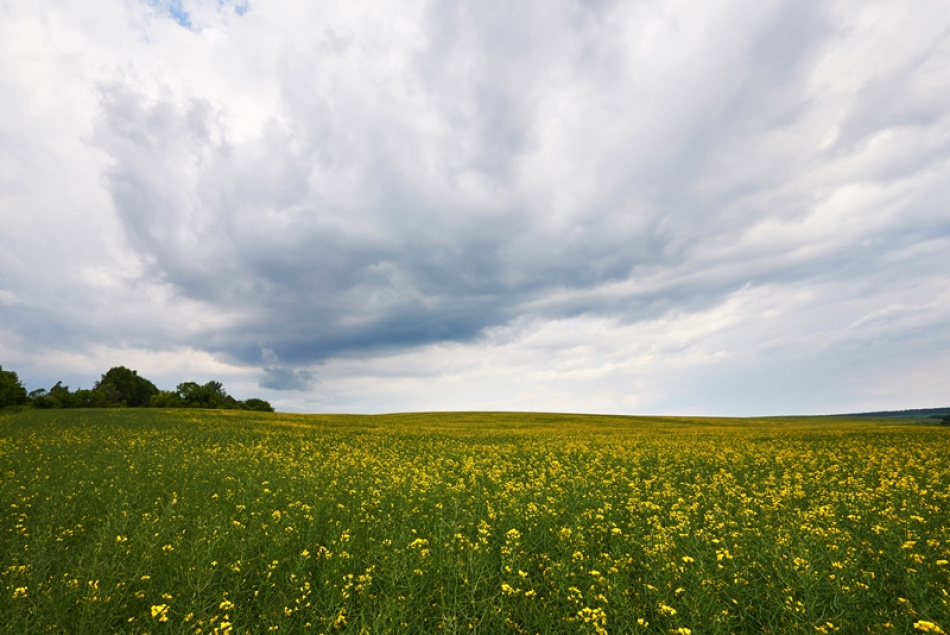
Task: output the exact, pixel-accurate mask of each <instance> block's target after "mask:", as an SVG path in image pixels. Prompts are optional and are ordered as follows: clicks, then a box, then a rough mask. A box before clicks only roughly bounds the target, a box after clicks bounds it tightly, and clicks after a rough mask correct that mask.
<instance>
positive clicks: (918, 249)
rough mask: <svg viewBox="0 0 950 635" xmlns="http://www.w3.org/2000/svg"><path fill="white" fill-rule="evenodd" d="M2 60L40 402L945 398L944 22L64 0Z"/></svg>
mask: <svg viewBox="0 0 950 635" xmlns="http://www.w3.org/2000/svg"><path fill="white" fill-rule="evenodd" d="M0 53H2V55H0V92H2V94H4V95H6V97H5V98H4V99H3V100H2V101H0V215H2V218H3V219H4V221H3V225H4V229H3V232H2V234H0V363H3V364H4V365H5V366H9V367H11V368H17V369H22V372H21V374H23V375H24V376H25V377H26V378H27V379H28V380H30V381H34V382H38V383H43V382H46V383H51V382H52V381H55V380H56V379H60V378H64V377H65V378H67V379H69V380H71V381H73V382H74V383H85V384H91V383H92V381H93V380H94V379H95V378H96V377H97V375H95V372H96V371H94V370H93V369H96V368H98V366H97V364H98V365H102V364H105V365H106V366H105V367H103V368H101V369H99V370H98V371H97V372H99V373H101V372H103V371H104V370H105V368H107V367H108V365H111V364H112V363H126V361H125V360H124V359H119V358H122V357H123V356H124V357H125V358H131V359H136V360H140V364H141V366H140V367H139V371H140V372H141V373H142V374H143V375H145V376H148V377H152V376H153V375H154V376H157V377H158V378H163V377H167V378H168V381H175V380H174V378H175V377H179V379H182V380H183V379H191V378H195V379H205V378H212V377H213V378H216V379H223V380H226V381H225V383H226V384H227V385H228V386H229V388H231V386H232V385H233V386H236V387H237V390H235V389H234V388H232V389H231V391H232V392H235V393H240V391H242V390H246V391H249V392H251V393H253V392H255V391H257V392H260V390H259V389H260V388H263V389H266V390H265V392H267V391H274V392H272V393H268V396H269V397H271V398H272V399H273V400H274V401H275V403H276V404H277V405H278V406H283V407H285V408H291V409H301V410H316V409H321V410H349V411H386V410H404V409H429V408H433V409H434V408H444V409H455V408H459V409H461V408H476V407H491V408H524V409H567V410H583V411H606V412H644V413H647V412H666V413H671V414H675V413H687V412H690V413H701V414H756V413H763V414H769V413H782V412H830V411H844V410H854V409H878V408H891V407H895V408H897V407H915V406H931V405H945V404H943V401H945V399H946V398H945V386H946V384H947V381H946V380H947V378H948V375H947V371H946V370H944V368H943V366H945V363H944V362H945V359H946V351H947V350H948V348H947V344H948V339H950V331H948V328H947V324H950V292H948V291H947V289H950V284H948V271H950V270H948V267H947V265H946V262H945V260H946V258H945V254H946V253H947V247H948V246H950V209H948V204H950V191H948V190H950V186H948V185H947V179H946V176H945V175H946V174H947V173H948V169H950V165H948V158H950V116H948V115H950V71H948V70H947V69H948V68H950V64H948V62H950V8H948V7H947V5H946V4H945V3H943V2H924V3H920V4H917V5H915V6H914V7H913V9H912V10H911V9H910V8H904V7H902V6H898V5H895V4H894V3H889V2H880V3H873V2H872V3H867V2H860V3H857V2H830V3H829V2H822V3H819V2H791V1H777V0H776V1H771V2H746V1H736V2H728V3H725V4H722V3H718V4H716V5H710V4H709V3H702V2H681V3H674V4H669V5H656V4H650V3H615V2H609V1H607V2H555V3H554V4H551V3H519V4H511V3H502V2H488V3H484V2H482V3H443V2H416V3H406V4H402V5H400V8H399V12H398V13H393V12H392V8H389V9H388V10H384V9H383V8H382V7H380V6H378V5H377V4H374V3H362V2H351V3H346V4H345V5H341V6H322V5H313V3H301V2H290V1H286V2H267V3H254V2H249V3H229V2H217V1H215V2H210V1H207V0H176V1H175V2H162V1H149V2H119V1H118V0H116V1H114V2H113V1H107V2H101V3H96V6H95V7H89V6H87V4H83V3H78V2H71V1H68V0H63V1H62V2H57V3H52V4H49V3H47V4H44V5H42V6H33V5H29V4H27V5H22V6H14V5H5V6H3V7H0ZM150 360H151V361H150ZM174 360H180V361H179V362H175V361H174ZM90 373H92V374H90ZM150 373H151V374H150ZM182 373H191V374H190V375H189V376H188V377H181V376H180V375H181V374H182ZM318 376H319V378H320V381H319V383H318V382H317V381H316V378H317V377H318ZM228 381H230V382H232V383H231V384H228ZM159 383H160V382H159Z"/></svg>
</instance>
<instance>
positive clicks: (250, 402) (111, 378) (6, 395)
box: [0, 366, 274, 412]
mask: <svg viewBox="0 0 950 635" xmlns="http://www.w3.org/2000/svg"><path fill="white" fill-rule="evenodd" d="M20 405H32V406H33V407H34V408H125V407H128V408H220V409H227V410H255V411H258V412H273V411H274V408H273V407H272V406H271V405H270V403H268V402H267V401H265V400H263V399H256V398H251V399H246V400H244V401H241V400H239V399H235V398H234V397H232V396H231V395H229V394H228V393H227V391H225V389H224V386H223V385H222V384H221V382H219V381H209V382H208V383H206V384H198V383H196V382H193V381H186V382H184V383H181V384H178V387H177V388H176V389H175V390H159V389H158V387H156V386H155V384H153V383H152V382H150V381H149V380H147V379H146V378H145V377H142V376H141V375H139V374H138V372H136V371H134V370H130V369H128V368H126V367H125V366H114V367H113V368H110V369H109V370H108V371H106V373H105V374H104V375H103V376H102V377H101V378H100V379H99V381H97V382H96V383H95V385H94V386H93V387H92V388H91V389H88V390H85V389H79V390H74V391H70V390H69V386H64V385H63V382H61V381H60V382H56V385H55V386H53V387H52V388H50V389H49V390H46V389H45V388H40V389H38V390H34V391H31V392H27V391H26V388H24V386H23V384H22V383H21V382H20V378H19V376H18V375H17V374H16V373H15V372H13V371H11V370H3V366H0V408H3V407H5V406H20Z"/></svg>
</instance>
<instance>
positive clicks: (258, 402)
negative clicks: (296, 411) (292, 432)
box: [244, 397, 274, 412]
mask: <svg viewBox="0 0 950 635" xmlns="http://www.w3.org/2000/svg"><path fill="white" fill-rule="evenodd" d="M244 407H245V408H247V409H248V410H256V411H258V412H274V407H273V406H272V405H270V403H269V402H267V401H264V400H263V399H257V398H254V397H252V398H250V399H248V400H246V401H245V402H244Z"/></svg>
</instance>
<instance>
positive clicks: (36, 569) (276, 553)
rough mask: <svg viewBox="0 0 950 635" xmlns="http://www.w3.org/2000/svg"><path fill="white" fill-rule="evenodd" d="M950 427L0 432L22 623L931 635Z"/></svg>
mask: <svg viewBox="0 0 950 635" xmlns="http://www.w3.org/2000/svg"><path fill="white" fill-rule="evenodd" d="M948 450H950V430H947V429H945V428H941V427H939V426H933V425H922V424H911V423H903V424H895V423H893V422H887V421H873V420H846V419H840V418H801V419H763V420H749V419H736V420H727V419H683V418H680V419H676V418H627V417H601V416H582V415H542V414H523V413H451V414H410V415H388V416H317V415H312V416H304V415H279V414H276V415H275V414H251V413H247V412H224V411H202V412H199V411H172V410H170V411H155V410H133V409H128V410H100V411H95V410H92V411H89V410H87V411H78V410H67V411H26V412H23V413H19V414H7V415H0V508H2V510H3V511H2V513H0V536H2V539H0V615H2V616H3V620H2V628H3V629H5V632H10V633H40V632H44V633H45V632H70V633H101V632H122V633H229V632H233V633H246V632H247V633H265V632H272V631H281V632H314V633H345V632H350V633H360V632H367V633H386V632H448V633H471V632H481V633H496V632H512V633H579V632H580V633H584V632H587V633H672V634H683V633H693V634H695V635H699V634H703V633H737V632H738V633H835V632H840V633H914V632H930V633H941V632H944V630H946V629H948V628H950V565H948V561H950V500H948V499H950V463H948V456H950V451H948Z"/></svg>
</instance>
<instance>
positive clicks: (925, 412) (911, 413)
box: [832, 407, 950, 417]
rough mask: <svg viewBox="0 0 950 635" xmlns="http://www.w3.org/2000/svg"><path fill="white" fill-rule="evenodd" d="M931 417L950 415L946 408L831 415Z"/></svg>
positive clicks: (948, 408) (949, 410)
mask: <svg viewBox="0 0 950 635" xmlns="http://www.w3.org/2000/svg"><path fill="white" fill-rule="evenodd" d="M931 415H950V407H947V408H912V409H910V410H880V411H878V412H854V413H851V414H839V415H832V416H834V417H929V416H931Z"/></svg>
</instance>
